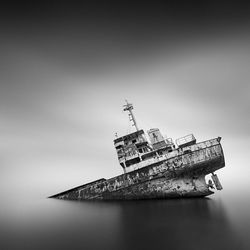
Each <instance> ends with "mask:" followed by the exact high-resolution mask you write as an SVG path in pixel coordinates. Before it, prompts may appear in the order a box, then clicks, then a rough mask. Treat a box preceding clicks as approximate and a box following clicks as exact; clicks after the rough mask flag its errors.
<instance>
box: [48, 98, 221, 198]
mask: <svg viewBox="0 0 250 250" xmlns="http://www.w3.org/2000/svg"><path fill="white" fill-rule="evenodd" d="M123 110H124V111H128V113H129V118H130V120H131V122H132V125H133V126H134V127H135V130H136V131H135V132H132V133H129V134H127V135H124V136H121V137H118V138H116V139H115V140H114V146H115V149H116V152H117V156H118V161H119V163H120V165H121V167H122V169H123V171H124V173H123V174H121V175H119V176H115V177H113V178H110V179H104V178H103V179H99V180H97V181H94V182H91V183H87V184H84V185H82V186H78V187H76V188H73V189H71V190H67V191H65V192H62V193H59V194H56V195H53V196H51V197H53V198H58V199H73V200H89V199H97V200H112V199H148V198H149V199H152V198H172V197H195V196H196V197H197V196H207V195H210V194H212V193H213V191H212V190H211V189H214V186H215V187H216V189H217V190H221V189H222V186H221V184H220V181H219V179H218V177H217V175H216V174H215V173H214V171H216V170H218V169H220V168H222V167H224V166H225V160H224V154H223V150H222V147H221V144H220V141H221V137H218V138H214V139H210V140H207V141H203V142H199V143H197V142H196V138H195V137H194V135H193V134H190V135H187V136H184V137H181V138H179V139H177V140H176V141H175V143H173V140H172V139H171V138H164V137H163V136H162V134H161V132H160V130H159V129H158V128H152V129H149V130H148V131H147V135H146V134H145V132H144V130H143V129H139V128H138V125H137V122H136V119H135V116H134V113H133V105H132V104H131V103H128V102H127V101H126V104H125V105H124V109H123ZM147 137H148V138H149V139H147ZM209 174H211V179H210V180H209V181H208V183H207V182H206V179H205V176H206V175H209Z"/></svg>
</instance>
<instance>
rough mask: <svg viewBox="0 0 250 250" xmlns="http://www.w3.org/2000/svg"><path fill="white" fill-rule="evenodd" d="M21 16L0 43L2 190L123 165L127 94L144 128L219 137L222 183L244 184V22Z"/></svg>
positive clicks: (63, 182) (85, 177) (51, 183)
mask: <svg viewBox="0 0 250 250" xmlns="http://www.w3.org/2000/svg"><path fill="white" fill-rule="evenodd" d="M193 11H194V13H195V10H193ZM163 16H164V15H163ZM153 17H154V16H153ZM19 18H20V20H21V24H18V25H17V26H15V25H14V24H16V23H18V18H17V20H16V21H17V22H16V23H15V22H14V21H13V23H10V24H9V26H7V27H5V28H3V29H2V34H3V37H2V39H1V45H0V50H1V59H0V65H1V68H0V138H1V142H0V159H1V177H0V178H1V185H3V187H4V190H6V188H9V193H11V194H13V193H14V191H15V190H17V189H18V190H19V191H20V195H27V194H28V195H37V196H41V197H43V196H44V197H45V196H49V195H52V194H54V193H57V192H60V191H64V190H65V189H68V188H72V187H74V186H77V185H81V184H83V183H85V182H87V181H92V180H95V179H98V178H101V177H105V178H109V177H112V176H114V175H117V174H120V173H122V169H121V167H120V166H119V164H118V160H117V157H116V152H115V149H114V147H113V139H114V134H115V133H116V132H118V135H123V134H125V133H127V132H129V131H132V129H133V128H131V126H130V127H129V122H128V117H127V114H125V113H124V112H122V105H123V104H124V100H125V99H128V100H129V101H130V102H132V103H133V104H134V107H135V115H136V117H137V122H138V125H139V127H141V128H143V129H145V131H146V130H148V129H149V128H151V127H159V128H160V129H161V131H162V133H163V134H164V135H167V136H169V137H173V139H177V138H178V137H181V136H184V135H186V134H189V133H194V135H195V136H196V137H197V140H198V141H201V140H206V139H210V138H213V137H217V136H222V146H223V148H224V151H225V152H224V153H225V158H226V168H225V169H223V170H221V171H220V172H221V173H220V174H219V177H221V180H222V185H224V186H225V188H229V189H232V183H233V181H235V182H236V183H237V185H238V186H240V187H244V186H245V185H248V180H249V174H250V171H249V168H248V161H247V153H248V150H247V147H248V142H249V139H250V134H249V127H250V118H249V113H250V103H249V98H250V85H249V79H250V73H249V72H250V50H249V49H250V47H249V44H250V34H249V27H248V23H249V22H245V20H243V21H244V22H243V21H241V20H239V21H234V19H230V18H229V20H230V22H229V21H228V20H227V19H226V20H227V21H228V22H226V23H223V22H220V25H219V27H217V25H216V22H215V23H214V22H212V21H211V20H212V19H211V18H207V19H205V20H206V21H207V22H205V21H204V20H203V18H202V17H196V18H197V20H203V21H204V22H203V23H202V24H199V23H198V22H196V21H197V20H196V21H195V22H194V23H193V22H191V21H190V20H191V19H190V18H189V17H188V16H184V17H183V18H182V19H181V20H180V19H178V20H179V23H177V24H176V23H174V21H175V16H174V15H173V16H171V17H170V18H168V19H166V20H165V19H164V18H163V19H160V20H155V19H150V18H149V19H148V18H145V17H144V19H143V18H142V20H141V19H140V18H138V19H135V20H133V22H134V21H135V26H134V25H132V24H133V22H132V21H129V22H128V23H127V19H126V18H124V19H122V18H121V19H119V18H118V20H119V25H118V23H117V19H114V20H113V19H112V18H114V17H112V18H110V19H105V20H106V22H105V23H104V24H103V23H102V22H101V20H102V19H100V20H99V19H95V21H94V22H93V20H92V19H91V18H90V20H89V19H88V21H89V23H88V22H86V20H85V19H84V20H82V19H81V18H80V21H81V22H80V23H79V22H77V21H78V19H76V20H73V21H68V19H67V18H63V19H62V20H63V21H62V22H60V20H61V19H59V20H54V19H53V20H51V19H48V20H47V19H43V18H39V15H38V17H37V18H34V17H33V19H29V18H28V19H25V18H22V17H21V16H19ZM78 18H79V17H78ZM115 18H117V17H115ZM139 19H140V21H139ZM31 20H32V22H31ZM124 20H125V21H124ZM143 20H144V21H145V22H146V21H148V22H149V23H148V24H147V25H146V27H144V23H143ZM152 20H153V21H152ZM186 20H188V24H187V23H186ZM136 21H137V22H136ZM247 21H248V19H247ZM172 23H174V24H173V25H172ZM184 24H186V26H185V25H184Z"/></svg>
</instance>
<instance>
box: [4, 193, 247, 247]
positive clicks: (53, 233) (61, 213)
mask: <svg viewBox="0 0 250 250" xmlns="http://www.w3.org/2000/svg"><path fill="white" fill-rule="evenodd" d="M235 197H237V196H235ZM244 200H245V199H244ZM246 203H247V202H246V200H245V203H244V202H242V201H240V199H239V198H235V200H233V199H231V198H230V197H228V196H221V197H220V196H216V195H215V196H213V197H211V198H203V199H202V198H201V199H184V200H182V199H173V200H145V201H143V200H141V201H121V202H117V201H116V202H78V201H63V200H56V199H46V198H44V199H30V200H23V199H19V200H18V199H16V200H15V199H13V198H10V199H9V200H6V201H5V202H4V203H2V213H1V214H2V215H1V225H0V237H1V241H0V249H2V250H5V249H11V250H14V249H46V250H50V249H109V250H112V249H185V250H188V249H190V250H195V249H203V250H206V249H220V250H222V249H225V250H228V249H250V240H249V239H248V238H249V237H248V231H249V229H250V223H249V218H250V217H249V215H250V212H248V209H247V207H246V205H247V204H246Z"/></svg>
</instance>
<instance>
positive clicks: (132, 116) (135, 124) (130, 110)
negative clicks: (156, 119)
mask: <svg viewBox="0 0 250 250" xmlns="http://www.w3.org/2000/svg"><path fill="white" fill-rule="evenodd" d="M125 101H126V104H125V105H123V107H124V109H123V110H124V111H128V112H129V114H128V116H129V120H130V121H132V122H133V124H132V126H135V128H136V131H138V130H139V129H138V127H137V123H136V120H135V116H134V114H133V111H132V109H133V105H132V104H131V103H128V101H127V100H125Z"/></svg>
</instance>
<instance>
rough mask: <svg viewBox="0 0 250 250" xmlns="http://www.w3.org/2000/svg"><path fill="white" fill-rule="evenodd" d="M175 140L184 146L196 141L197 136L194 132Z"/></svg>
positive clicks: (178, 144)
mask: <svg viewBox="0 0 250 250" xmlns="http://www.w3.org/2000/svg"><path fill="white" fill-rule="evenodd" d="M175 142H176V145H177V146H179V147H183V146H185V145H188V144H191V143H195V142H196V139H195V137H194V135H193V134H190V135H186V136H184V137H181V138H178V139H176V141H175Z"/></svg>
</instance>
